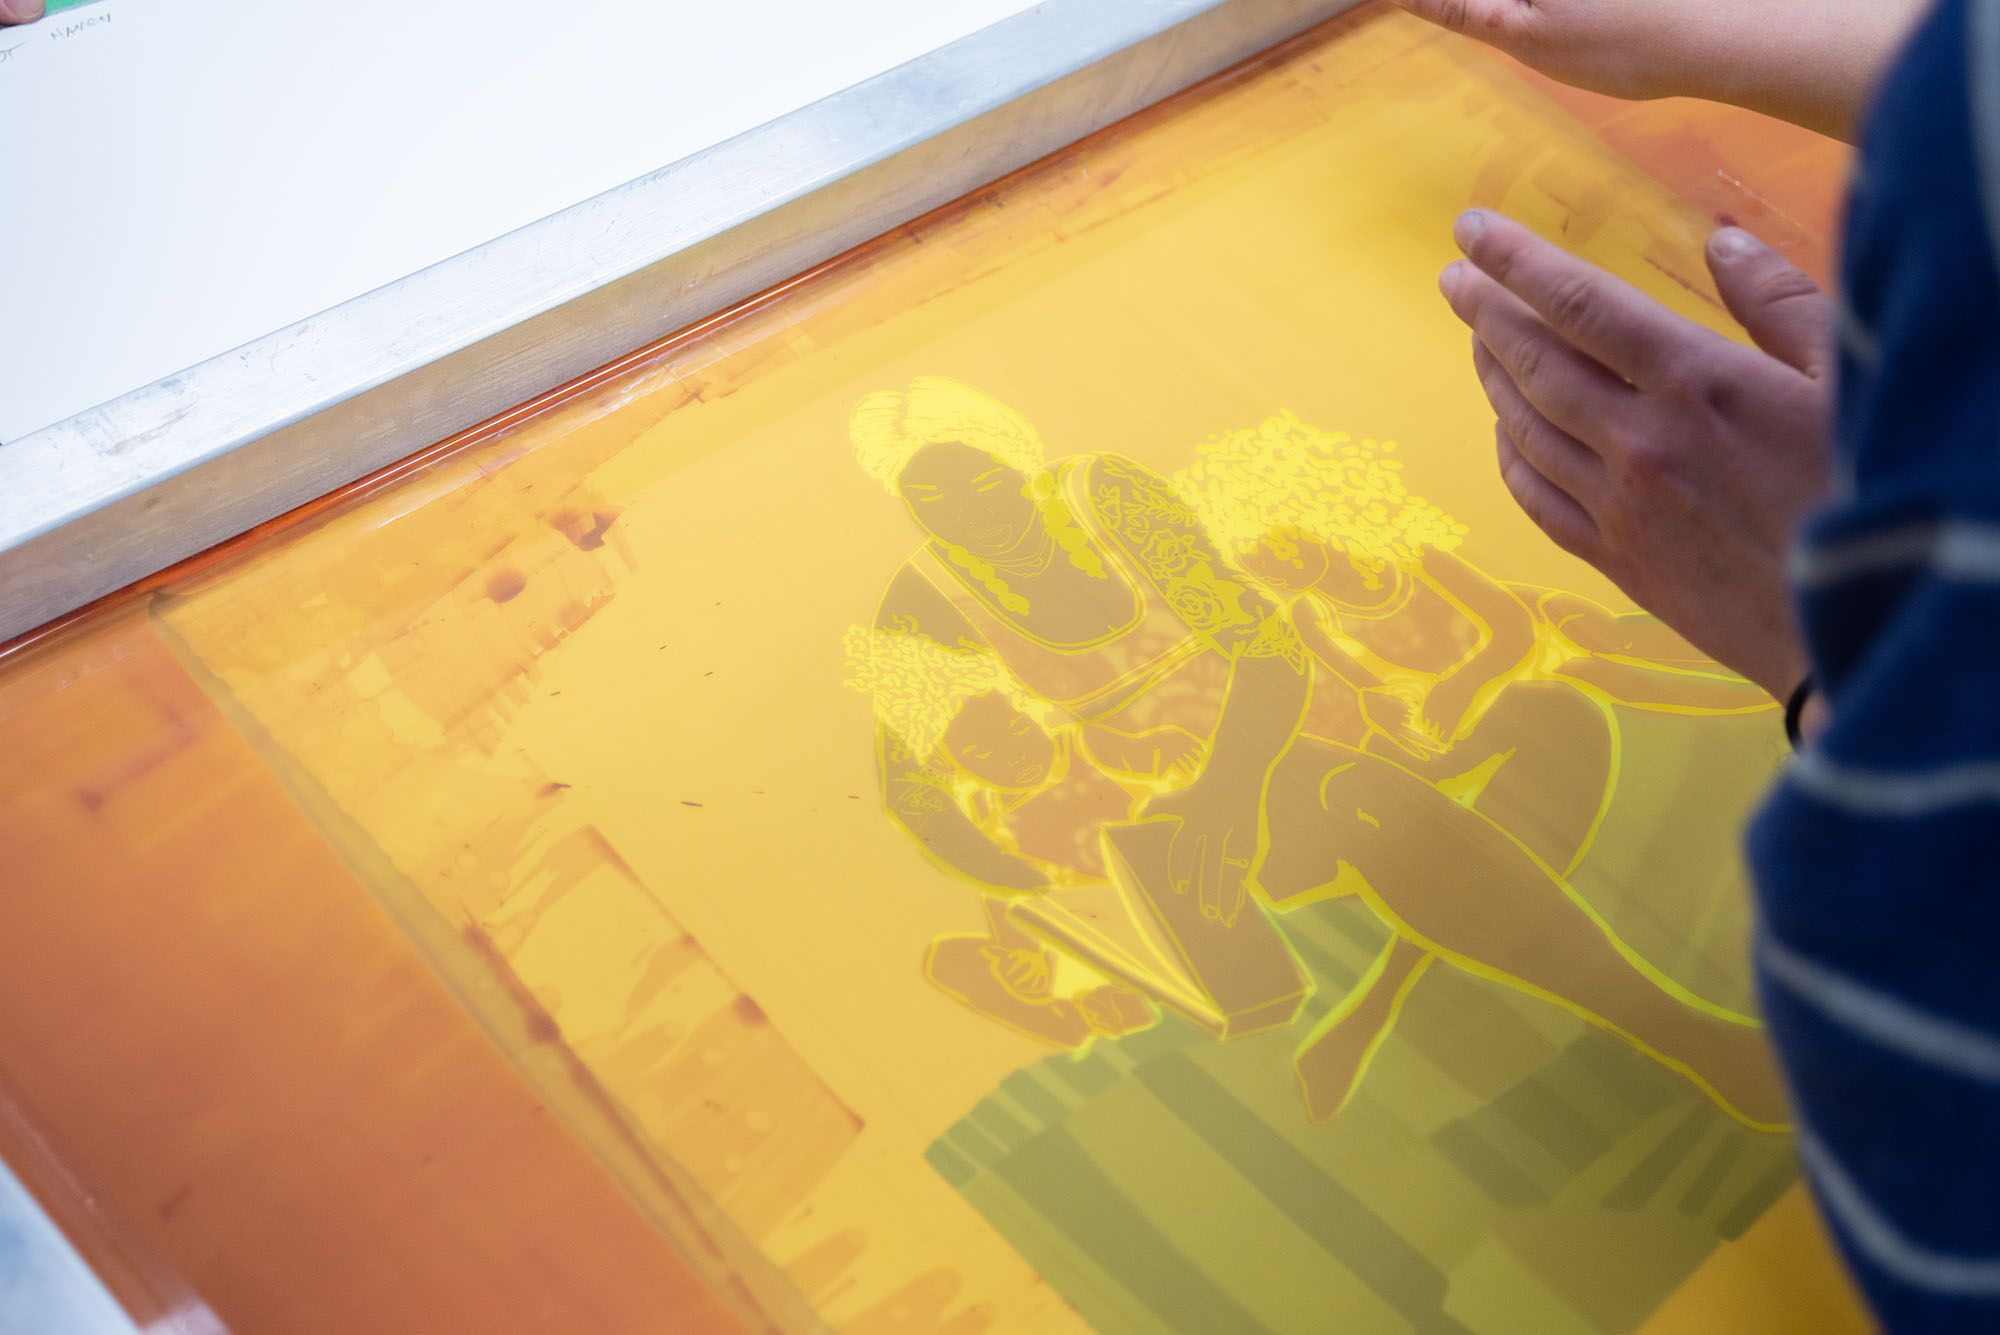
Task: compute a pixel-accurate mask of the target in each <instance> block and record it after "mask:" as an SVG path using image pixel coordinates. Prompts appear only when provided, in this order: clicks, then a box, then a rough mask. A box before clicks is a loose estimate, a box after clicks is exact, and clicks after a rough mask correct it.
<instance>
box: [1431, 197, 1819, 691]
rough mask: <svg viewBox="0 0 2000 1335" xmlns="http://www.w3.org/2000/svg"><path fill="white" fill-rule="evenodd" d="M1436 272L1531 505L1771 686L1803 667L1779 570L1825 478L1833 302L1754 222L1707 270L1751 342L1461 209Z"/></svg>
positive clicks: (1648, 603) (1707, 648) (1649, 602)
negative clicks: (1756, 233) (1759, 234)
mask: <svg viewBox="0 0 2000 1335" xmlns="http://www.w3.org/2000/svg"><path fill="white" fill-rule="evenodd" d="M1456 234H1457V238H1458V242H1459V246H1460V248H1461V249H1463V250H1464V251H1465V254H1466V259H1465V260H1462V261H1459V262H1457V263H1454V264H1453V265H1452V266H1451V267H1450V268H1448V269H1446V270H1445V273H1444V277H1443V279H1442V280H1441V285H1442V287H1443V288H1444V291H1445V296H1446V299H1447V300H1448V301H1449V302H1450V303H1451V307H1452V310H1453V311H1454V312H1456V313H1457V315H1458V317H1459V318H1460V319H1462V320H1464V321H1465V322H1466V323H1467V324H1468V325H1470V326H1471V327H1472V330H1473V333H1474V336H1475V338H1474V347H1473V363H1474V365H1475V367H1476V368H1477V370H1478V373H1479V379H1480V382H1481V384H1482V385H1483V386H1484V387H1485V390H1486V396H1487V398H1488V399H1489V400H1491V401H1492V404H1493V408H1494V412H1495V413H1496V414H1497V415H1498V417H1499V423H1498V429H1497V446H1498V450H1499V460H1500V473H1501V476H1502V478H1503V479H1504V480H1505V481H1506V484H1507V488H1508V490H1509V491H1510V492H1512V493H1513V496H1514V499H1515V500H1516V501H1517V502H1518V503H1519V504H1520V506H1521V508H1522V509H1523V510H1525V511H1526V512H1527V514H1528V517H1529V518H1530V519H1532V520H1534V522H1535V523H1536V524H1537V525H1538V526H1539V527H1540V528H1541V529H1542V531H1543V532H1545V533H1547V534H1548V535H1549V537H1551V538H1552V539H1554V540H1555V542H1556V544H1557V545H1558V546H1560V547H1562V548H1563V549H1564V550H1566V551H1569V552H1571V553H1573V554H1575V555H1577V556H1579V557H1581V558H1583V559H1584V560H1586V561H1588V562H1590V563H1591V564H1592V565H1594V566H1596V567H1597V568H1598V569H1599V570H1601V571H1603V572H1604V573H1605V574H1606V575H1607V576H1609V577H1610V578H1611V580H1612V581H1613V582H1614V583H1616V584H1617V585H1618V586H1619V587H1620V588H1621V589H1623V590H1625V592H1626V593H1627V594H1629V595H1631V597H1632V600H1633V601H1634V602H1636V603H1637V604H1639V606H1641V607H1643V608H1645V609H1646V610H1648V611H1650V612H1652V613H1653V614H1654V615H1656V616H1658V617H1659V618H1660V619H1661V620H1662V621H1664V622H1666V623H1667V624H1668V625H1670V626H1672V627H1673V628H1674V629H1675V630H1677V631H1679V632H1680V633H1681V634H1682V635H1683V636H1685V637H1686V638H1687V639H1688V640H1689V641H1690V642H1691V643H1693V644H1694V645H1695V646H1696V647H1697V648H1699V649H1701V650H1702V652H1704V653H1706V654H1708V655H1710V656H1711V657H1713V658H1715V659H1716V660H1717V661H1719V662H1721V663H1724V664H1726V665H1728V666H1729V667H1731V668H1733V669H1734V670H1736V671H1737V672H1740V673H1742V674H1743V675H1744V676H1746V677H1748V678H1749V679H1750V680H1752V681H1754V682H1756V683H1757V684H1758V685H1760V686H1762V687H1763V688H1764V689H1765V690H1767V691H1769V692H1771V693H1772V695H1774V696H1776V697H1778V698H1780V699H1782V698H1783V697H1784V696H1785V695H1786V694H1787V693H1788V692H1790V690H1791V689H1792V688H1793V686H1795V685H1796V684H1797V683H1798V681H1799V679H1800V678H1801V677H1802V676H1803V675H1804V673H1805V664H1806V658H1805V651H1804V648H1803V646H1802V644H1801V642H1800V638H1799V632H1798V628H1797V626H1796V623H1795V621H1794V619H1793V615H1792V603H1791V595H1790V592H1789V590H1788V588H1787V585H1786V581H1785V576H1784V570H1785V557H1786V553H1787V550H1788V549H1789V547H1790V544H1791V540H1792V535H1793V533H1794V531H1795V529H1796V528H1797V526H1798V523H1799V521H1800V519H1801V518H1802V517H1803V516H1804V514H1805V513H1806V511H1808V510H1810V509H1811V508H1813V506H1814V505H1816V504H1817V503H1818V502H1819V501H1820V500H1821V499H1822V498H1823V497H1824V496H1825V495H1826V492H1827V485H1828V484H1827V472H1828V434H1827V433H1828V422H1829V418H1830V416H1831V402H1830V399H1831V393H1830V386H1829V372H1830V369H1831V358H1832V339H1831V329H1832V313H1831V311H1830V309H1829V305H1828V302H1827V300H1826V298H1825V296H1824V295H1823V294H1821V292H1820V291H1819V289H1818V288H1817V287H1816V286H1814V284H1813V282H1812V280H1811V279H1809V278H1807V277H1806V276H1805V275H1804V274H1802V273H1800V272H1799V271H1798V270H1797V269H1795V268H1793V267H1792V266H1791V265H1790V264H1789V263H1787V262H1786V261H1785V260H1784V258H1783V257H1781V256H1780V255H1778V254H1777V252H1775V251H1773V250H1771V249H1770V248H1768V247H1766V246H1765V245H1763V244H1762V243H1761V242H1759V241H1757V240H1756V239H1755V238H1754V237H1752V236H1750V234H1749V233H1747V232H1743V231H1740V230H1738V229H1735V228H1726V229H1724V230H1722V231H1720V232H1717V233H1716V234H1715V236H1714V237H1713V238H1711V240H1710V242H1709V249H1708V256H1709V267H1710V270H1711V271H1712V272H1713V273H1714V275H1715V281H1716V287H1717V289H1718V290H1719V291H1720V292H1721V294H1722V299H1723V301H1724V303H1725V304H1726V305H1727V306H1728V308H1729V311H1730V313H1731V314H1732V315H1734V316H1735V317H1736V318H1737V319H1738V320H1739V321H1741V322H1742V324H1743V326H1744V328H1745V329H1746V330H1747V331H1748V333H1749V334H1750V337H1751V338H1752V339H1753V340H1755V342H1756V344H1757V348H1756V349H1752V348H1746V347H1743V346H1742V345H1740V344H1738V343H1734V342H1732V341H1730V340H1729V339H1726V338H1724V337H1722V336H1721V335H1720V334H1717V333H1714V332H1712V331H1710V330H1706V329H1703V328H1701V327H1700V326H1698V325H1696V324H1694V323H1693V322H1691V321H1688V320H1685V319H1683V318H1681V317H1680V316H1678V315H1675V314H1673V313H1672V312H1670V311H1668V310H1667V309H1665V308H1664V307H1662V306H1660V305H1659V304H1658V303H1657V302H1655V301H1653V300H1652V299H1651V298H1649V297H1646V296H1644V295H1643V294H1641V293H1639V292H1638V291H1636V290H1634V289H1633V288H1631V287H1630V286H1628V285H1627V284H1625V283H1623V282H1620V281H1619V280H1617V279H1615V278H1613V277H1611V276H1610V275H1609V274H1606V273H1604V272H1603V271H1601V270H1599V269H1596V268H1594V267H1592V266H1591V265H1588V264H1586V263H1584V262H1583V261H1581V260H1578V259H1576V258H1574V257H1572V256H1570V255H1568V254H1566V253H1564V252H1563V251H1562V250H1560V249H1558V248H1557V247H1555V246H1552V245H1550V244H1549V243H1548V242H1546V241H1543V240H1541V239H1540V238H1539V237H1537V236H1535V235H1534V234H1533V233H1531V232H1529V231H1528V230H1527V229H1526V228H1525V227H1522V226H1521V225H1520V224H1519V223H1515V222H1512V221H1509V220H1508V219H1506V218H1503V217H1500V216H1499V215H1497V214H1491V213H1486V212H1483V211H1479V210H1475V211H1473V212H1471V213H1467V214H1465V215H1464V216H1463V217H1461V218H1460V219H1459V223H1458V228H1457V233H1456Z"/></svg>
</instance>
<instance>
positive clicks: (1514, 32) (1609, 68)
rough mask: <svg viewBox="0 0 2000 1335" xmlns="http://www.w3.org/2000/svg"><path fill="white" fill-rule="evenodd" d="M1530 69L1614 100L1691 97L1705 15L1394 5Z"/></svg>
mask: <svg viewBox="0 0 2000 1335" xmlns="http://www.w3.org/2000/svg"><path fill="white" fill-rule="evenodd" d="M1395 3H1396V4H1397V5H1398V6H1400V7H1401V8H1403V9H1407V10H1409V11H1410V12H1411V13H1412V14H1415V15H1416V16H1417V17H1419V18H1422V19H1428V20H1429V21H1430V22H1432V23H1435V24H1437V25H1438V26H1440V27H1443V28H1449V29H1451V30H1452V31H1453V32H1462V33H1465V34H1466V35H1467V36H1469V37H1474V38H1477V39H1478V40H1479V41H1482V42H1485V43H1487V44H1488V45H1489V46H1494V47H1498V48H1499V49H1500V50H1502V51H1505V52H1506V53H1507V54H1508V55H1510V56H1512V57H1514V58H1515V59H1516V60H1518V61H1520V62H1521V63H1522V64H1524V65H1526V66H1528V67H1529V68H1531V69H1536V70H1540V71H1541V72H1542V73H1544V74H1546V75H1548V76H1549V77H1550V78H1554V79H1560V80H1562V81H1563V82H1564V83H1568V84H1575V85H1576V86H1577V87H1579V88H1589V89H1592V90H1593V91H1595V92H1600V93H1609V94H1611V95H1612V96H1614V97H1630V98H1648V97H1667V96H1671V95H1673V94H1676V93H1685V92H1691V91H1692V87H1691V83H1692V80H1691V78H1690V71H1689V70H1688V69H1687V68H1686V66H1687V61H1686V60H1685V59H1684V58H1683V54H1684V51H1685V49H1686V48H1687V47H1688V46H1689V45H1690V44H1691V43H1690V41H1689V29H1690V28H1691V27H1695V26H1698V25H1700V24H1701V23H1702V22H1703V21H1704V16H1703V15H1701V14H1696V13H1692V12H1689V10H1688V7H1687V6H1685V5H1680V4H1675V3H1672V0H1395Z"/></svg>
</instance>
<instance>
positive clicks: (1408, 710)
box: [1357, 686, 1446, 760]
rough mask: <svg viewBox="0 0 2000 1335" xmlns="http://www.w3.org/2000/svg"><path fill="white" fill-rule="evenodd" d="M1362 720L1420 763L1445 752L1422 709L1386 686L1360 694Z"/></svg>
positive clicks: (1441, 742)
mask: <svg viewBox="0 0 2000 1335" xmlns="http://www.w3.org/2000/svg"><path fill="white" fill-rule="evenodd" d="M1357 694H1358V696H1359V698H1360V701H1361V717H1362V718H1363V719H1365V720H1366V721H1367V723H1368V726H1369V727H1370V728H1371V729H1372V730H1374V731H1375V732H1377V733H1380V734H1381V735H1382V737H1383V738H1385V739H1386V740H1388V741H1390V742H1392V743H1394V744H1395V745H1396V746H1399V747H1401V748H1402V749H1403V750H1405V751H1407V752H1409V754H1410V755H1411V756H1412V757H1414V758H1415V759H1417V760H1431V759H1434V758H1436V757H1438V756H1441V755H1443V754H1444V753H1445V750H1446V748H1445V746H1444V744H1443V741H1442V739H1441V738H1440V737H1439V736H1438V735H1437V734H1436V732H1435V731H1434V730H1433V729H1432V728H1431V727H1430V726H1429V725H1428V724H1427V723H1426V721H1425V719H1424V717H1423V713H1422V710H1421V709H1420V708H1419V707H1418V706H1417V705H1416V704H1415V703H1413V702H1412V701H1411V700H1410V698H1409V697H1408V696H1405V695H1399V694H1398V693H1396V692H1395V691H1393V690H1391V689H1390V688H1388V687H1386V686H1371V687H1369V688H1368V689H1367V690H1364V691H1360V692H1358V693H1357Z"/></svg>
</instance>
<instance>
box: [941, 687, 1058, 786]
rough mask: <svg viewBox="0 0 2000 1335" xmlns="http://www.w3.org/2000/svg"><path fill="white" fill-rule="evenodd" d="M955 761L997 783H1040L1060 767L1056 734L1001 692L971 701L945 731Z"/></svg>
mask: <svg viewBox="0 0 2000 1335" xmlns="http://www.w3.org/2000/svg"><path fill="white" fill-rule="evenodd" d="M944 748H945V751H946V753H947V754H948V755H950V757H951V759H952V762H953V763H954V764H956V765H957V766H958V767H959V768H960V769H962V770H964V771H965V772H966V773H967V774H969V775H971V776H972V777H973V778H975V779H978V780H979V781H980V782H982V783H989V784H992V785H993V786H994V787H996V788H1019V789H1033V788H1039V787H1041V786H1042V784H1044V783H1046V782H1047V781H1048V779H1049V774H1050V771H1051V770H1052V769H1053V768H1054V766H1055V761H1056V744H1055V739H1054V738H1052V737H1050V736H1049V735H1048V733H1046V732H1044V731H1043V730H1042V727H1041V725H1040V724H1038V723H1036V722H1035V721H1034V720H1033V719H1031V718H1029V717H1028V716H1027V715H1026V714H1023V713H1022V712H1021V711H1020V710H1019V709H1017V708H1015V706H1014V703H1013V701H1011V700H1009V699H1008V698H1007V697H1006V696H1004V695H1002V694H1000V693H999V692H998V691H989V692H987V693H986V694H984V695H977V696H974V697H973V698H971V699H970V700H967V701H966V702H965V704H964V705H962V706H961V707H960V708H959V711H958V716H957V717H956V718H954V719H953V720H952V721H951V726H950V727H949V728H947V729H946V730H945V734H944Z"/></svg>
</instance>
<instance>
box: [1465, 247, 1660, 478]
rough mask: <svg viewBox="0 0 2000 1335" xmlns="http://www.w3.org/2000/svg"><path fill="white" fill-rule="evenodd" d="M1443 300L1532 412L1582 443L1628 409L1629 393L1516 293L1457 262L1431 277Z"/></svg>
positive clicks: (1603, 432)
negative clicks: (1435, 279) (1436, 277)
mask: <svg viewBox="0 0 2000 1335" xmlns="http://www.w3.org/2000/svg"><path fill="white" fill-rule="evenodd" d="M1439 286H1440V287H1441V288H1443V290H1444V294H1445V300H1446V301H1448V302H1450V303H1451V308H1452V310H1453V311H1454V312H1455V313H1456V314H1457V315H1458V318H1459V319H1461V320H1463V321H1465V323H1466V324H1467V325H1469V326H1471V329H1472V332H1473V333H1474V334H1475V335H1477V336H1478V339H1479V341H1480V342H1481V343H1482V344H1484V345H1485V346H1486V348H1487V350H1488V351H1490V352H1491V353H1492V354H1493V356H1494V357H1495V358H1496V359H1497V360H1498V361H1499V363H1500V365H1501V366H1503V367H1505V368H1506V371H1507V374H1508V376H1510V377H1511V378H1512V379H1513V381H1514V384H1515V386H1516V387H1518V388H1519V389H1520V391H1521V394H1522V395H1523V397H1525V398H1526V399H1527V400H1528V402H1529V403H1531V404H1533V405H1534V407H1535V409H1536V411H1538V412H1539V413H1541V415H1542V416H1544V417H1546V418H1548V419H1549V421H1551V422H1553V423H1555V424H1556V425H1557V426H1559V427H1561V428H1562V429H1563V430H1564V431H1566V432H1568V433H1569V434H1570V435H1572V436H1574V437H1576V438H1577V439H1578V440H1580V441H1582V442H1583V443H1584V444H1586V445H1591V446H1596V445H1599V444H1601V443H1602V442H1603V441H1604V440H1605V438H1606V436H1607V435H1608V434H1609V432H1610V430H1611V428H1612V427H1613V426H1615V425H1616V424H1617V423H1619V422H1620V421H1622V420H1624V419H1625V417H1626V416H1627V415H1628V414H1629V413H1630V412H1631V411H1632V400H1633V399H1634V398H1635V397H1636V391H1634V390H1633V389H1632V387H1631V386H1630V385H1627V384H1625V383H1624V382H1623V381H1621V380H1620V379H1619V378H1618V377H1617V376H1615V375H1612V374H1611V373H1610V372H1609V371H1607V370H1605V369H1604V368H1603V367H1602V366H1600V365H1599V364H1598V363H1597V362H1595V361H1593V360H1592V359H1591V358H1589V357H1586V356H1584V355H1583V354H1582V353H1580V352H1578V351H1577V350H1576V349H1575V348H1573V347H1571V346H1570V345H1569V344H1568V343H1566V342H1565V341H1563V339H1562V338H1560V337H1558V335H1557V333H1556V331H1555V330H1554V329H1552V328H1550V326H1549V324H1548V322H1547V321H1545V320H1543V319H1542V318H1541V317H1540V316H1539V315H1537V314H1536V313H1535V312H1534V311H1532V310H1530V309H1528V307H1527V305H1526V304H1524V303H1523V302H1522V301H1521V299H1520V298H1519V297H1516V296H1514V295H1513V294H1512V293H1511V292H1509V291H1507V290H1506V289H1505V288H1503V287H1501V286H1500V284H1499V283H1497V282H1495V281H1494V280H1493V279H1491V278H1489V277H1487V276H1486V274H1484V273H1482V272H1481V271H1480V270H1478V269H1476V268H1474V267H1473V266H1472V265H1470V264H1467V263H1464V262H1462V261H1461V262H1459V263H1456V264H1453V265H1452V266H1451V267H1450V268H1448V269H1446V270H1445V271H1444V277H1443V278H1442V279H1441V280H1440V281H1439Z"/></svg>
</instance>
